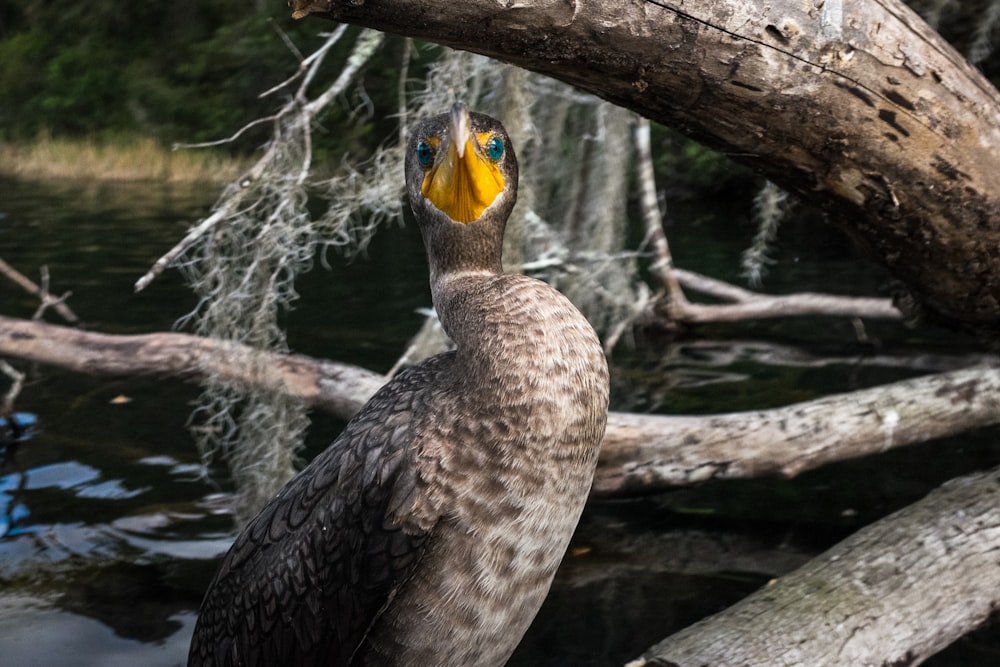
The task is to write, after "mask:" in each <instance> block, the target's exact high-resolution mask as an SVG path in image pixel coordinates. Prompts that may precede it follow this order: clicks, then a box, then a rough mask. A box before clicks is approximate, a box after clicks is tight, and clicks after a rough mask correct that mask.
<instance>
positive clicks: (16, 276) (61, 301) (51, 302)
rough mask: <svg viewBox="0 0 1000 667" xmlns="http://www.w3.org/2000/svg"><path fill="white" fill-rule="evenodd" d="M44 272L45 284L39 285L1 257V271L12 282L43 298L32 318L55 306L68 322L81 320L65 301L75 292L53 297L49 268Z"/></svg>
mask: <svg viewBox="0 0 1000 667" xmlns="http://www.w3.org/2000/svg"><path fill="white" fill-rule="evenodd" d="M42 272H43V273H42V283H43V286H41V287H39V286H38V285H36V284H35V283H34V282H33V281H32V280H31V279H30V278H28V277H27V276H25V275H24V274H23V273H21V272H20V271H18V270H17V269H15V268H14V267H13V266H11V265H10V264H8V263H7V262H5V261H3V260H2V259H0V273H2V274H3V275H5V276H7V278H9V279H10V280H11V281H12V282H14V283H15V284H16V285H19V286H20V287H21V288H23V289H24V290H25V291H26V292H27V293H28V294H31V295H33V296H36V297H38V298H39V299H40V300H41V302H42V303H41V305H40V306H39V309H38V310H37V311H36V312H35V315H34V317H33V318H32V319H38V318H39V317H41V315H42V313H43V312H44V311H45V309H46V308H48V307H50V306H51V307H53V308H55V310H56V312H57V313H59V315H60V316H61V317H62V318H63V319H64V320H66V321H67V322H69V323H70V324H78V323H79V322H80V318H79V317H77V316H76V313H74V312H73V311H72V310H71V309H70V307H69V306H67V305H66V303H65V301H66V299H68V298H69V297H70V296H72V294H73V293H72V292H66V293H64V294H63V295H62V296H60V297H58V298H56V297H53V296H52V295H51V294H49V289H48V281H49V278H48V276H49V273H48V268H46V267H43V268H42Z"/></svg>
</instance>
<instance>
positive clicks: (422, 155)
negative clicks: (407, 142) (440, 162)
mask: <svg viewBox="0 0 1000 667" xmlns="http://www.w3.org/2000/svg"><path fill="white" fill-rule="evenodd" d="M417 162H419V163H420V166H422V167H429V166H431V162H434V150H433V149H432V148H431V147H430V144H428V143H427V142H426V141H421V142H420V143H418V144H417Z"/></svg>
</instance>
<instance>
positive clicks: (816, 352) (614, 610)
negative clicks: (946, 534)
mask: <svg viewBox="0 0 1000 667" xmlns="http://www.w3.org/2000/svg"><path fill="white" fill-rule="evenodd" d="M0 191H2V192H3V196H2V197H0V206H2V207H3V211H2V214H3V217H0V257H3V258H4V259H5V260H6V261H8V262H9V263H11V264H12V265H14V266H16V267H17V268H19V269H20V270H21V271H22V272H24V273H26V274H28V275H31V276H36V275H37V274H38V271H39V268H40V267H41V266H43V265H47V266H48V267H49V271H50V274H51V277H52V289H53V291H54V292H62V291H65V290H72V291H73V294H74V295H73V297H72V299H71V300H70V305H71V306H72V307H73V309H74V310H75V311H76V312H77V314H78V315H79V316H80V317H81V318H83V320H84V321H85V322H86V326H87V327H88V328H92V329H95V330H100V331H106V332H110V333H133V332H147V331H163V330H169V329H170V328H171V327H172V326H173V325H174V323H175V322H176V321H177V320H178V318H180V317H181V316H182V315H183V314H185V313H186V312H188V311H189V310H190V308H191V307H192V306H193V297H192V296H191V294H190V293H189V292H188V291H187V290H186V289H185V288H184V286H183V285H182V283H181V281H180V279H179V278H178V277H177V275H176V274H175V273H172V272H168V273H167V274H165V275H164V276H162V277H161V278H160V279H159V280H158V281H157V282H156V283H154V284H153V286H152V287H150V288H149V289H148V290H147V291H146V292H143V293H142V294H140V295H135V294H134V293H133V291H132V284H133V283H134V281H135V279H136V278H137V277H138V276H140V275H142V274H143V273H144V272H145V270H146V269H147V268H148V266H149V265H150V263H152V262H153V261H154V260H155V259H156V258H157V257H158V256H159V255H160V254H162V253H163V252H164V251H166V250H167V249H169V248H170V247H171V246H172V245H173V244H174V243H175V242H176V240H177V239H178V238H179V237H180V236H181V235H182V234H183V232H184V230H185V226H186V224H187V223H189V222H191V221H193V220H194V219H196V218H197V217H198V216H199V215H201V214H203V213H204V212H205V210H206V209H207V207H208V206H209V205H210V204H211V202H212V199H213V198H214V192H210V191H204V190H181V189H177V188H174V189H169V188H162V187H158V186H152V185H149V184H142V185H92V186H88V187H87V189H85V190H76V189H73V188H72V187H60V188H51V187H49V186H38V185H34V184H30V183H17V182H10V181H0ZM676 215H677V212H676V211H675V216H676ZM698 217H699V219H700V220H701V221H702V225H703V227H705V226H712V225H715V226H716V227H717V232H718V233H716V234H708V235H707V236H706V235H705V234H704V233H703V232H704V229H702V230H700V233H699V235H698V236H695V235H693V234H691V233H690V231H689V230H685V229H681V228H679V227H678V226H677V225H675V229H673V230H672V234H673V236H672V238H671V241H672V243H673V245H674V246H676V251H675V252H676V254H677V255H678V262H679V263H681V264H684V265H685V266H686V267H687V268H691V269H693V270H703V271H706V272H711V271H712V270H713V267H712V266H702V265H699V264H698V262H699V261H710V262H712V263H715V264H719V265H724V266H726V267H727V268H728V269H733V267H737V266H738V261H737V257H738V253H739V250H740V248H739V247H733V248H730V247H728V245H722V244H717V243H716V241H717V240H718V239H728V241H727V243H728V244H733V241H732V240H731V239H732V237H733V235H732V234H731V233H730V232H731V229H730V228H729V227H730V221H729V219H727V218H723V217H721V216H719V217H713V216H712V215H711V214H708V213H706V214H703V215H699V216H698ZM818 233H821V234H824V235H825V234H830V233H832V232H830V231H829V230H822V231H821V232H818ZM698 244H700V246H701V247H699V246H698ZM733 245H735V244H733ZM819 245H822V246H823V247H824V248H827V249H829V247H831V246H836V244H831V243H820V244H819ZM838 247H839V246H838ZM845 252H846V251H845ZM824 253H825V254H824ZM369 255H370V257H371V258H372V260H371V261H369V260H367V259H365V258H360V259H357V260H355V261H353V262H351V263H342V262H338V261H332V268H331V269H329V270H326V269H322V268H318V269H317V270H315V271H313V272H312V273H311V274H309V275H307V276H306V277H305V278H304V279H303V280H302V281H301V282H300V285H299V291H300V293H301V295H302V300H301V302H300V303H301V306H300V307H299V308H298V309H296V310H295V311H293V312H291V313H289V314H288V315H287V323H288V326H289V340H290V342H291V344H292V346H293V348H294V349H295V351H297V352H302V353H305V354H312V355H316V356H322V357H328V358H333V359H338V360H342V361H347V362H351V363H355V364H358V365H361V366H365V367H368V368H371V369H373V370H377V371H385V370H387V369H388V368H390V367H391V366H392V364H393V362H394V361H395V359H396V357H397V355H398V354H399V353H400V352H401V351H402V350H403V349H404V344H405V342H406V341H407V339H408V338H409V336H410V335H412V334H413V333H414V332H415V331H416V329H417V328H418V327H419V326H420V323H421V317H420V316H419V315H418V314H417V312H416V311H417V310H418V309H419V308H420V307H423V306H426V305H428V304H429V302H430V298H429V294H428V290H427V286H426V283H427V281H426V267H425V262H424V258H423V251H422V248H421V245H420V242H419V239H418V238H417V234H416V231H415V230H413V229H403V230H399V229H393V230H387V231H385V232H383V233H380V234H378V235H377V236H376V239H375V242H374V243H373V245H372V246H371V248H370V249H369ZM705 258H710V259H708V260H706V259H705ZM334 259H335V258H334ZM806 260H808V261H806ZM795 266H796V269H797V270H798V269H801V271H800V272H799V273H792V274H789V273H784V274H778V273H776V274H775V275H774V276H772V281H771V283H770V286H771V287H773V288H774V289H775V291H779V292H781V291H791V290H792V289H796V288H813V289H818V288H822V287H823V282H824V281H825V280H826V277H827V276H828V275H830V272H831V271H833V270H834V268H833V267H835V270H836V271H837V274H838V282H839V284H841V285H843V286H844V289H845V290H850V289H853V287H852V286H854V285H860V286H863V287H865V288H870V287H872V286H876V285H879V284H881V283H882V282H883V281H884V276H883V275H881V274H879V273H878V272H877V269H875V268H873V267H871V266H870V265H864V264H859V263H858V262H857V261H856V259H854V258H845V257H844V256H843V254H838V255H833V256H830V255H829V253H826V251H824V252H823V253H820V252H817V253H816V256H813V257H805V258H804V259H803V261H802V262H799V263H797V264H796V265H795ZM385 267H392V270H391V271H386V269H385ZM714 268H718V267H714ZM716 275H721V276H722V277H726V274H725V272H721V273H716ZM782 281H784V282H782ZM858 289H859V290H860V289H861V287H858ZM317 304H319V305H318V306H317ZM0 305H2V307H0V313H2V314H4V315H11V316H19V317H29V316H30V315H31V314H32V313H33V312H34V310H35V307H36V304H35V303H34V300H33V299H32V298H30V297H28V296H26V295H24V294H23V293H21V292H19V291H18V290H17V289H15V288H12V287H11V286H10V285H9V284H6V283H3V282H0ZM867 333H868V334H869V336H868V338H866V339H865V340H858V339H857V338H856V336H855V328H854V327H853V326H852V325H851V324H850V323H849V322H839V321H837V322H830V321H822V322H820V321H816V320H813V321H811V322H809V321H799V322H796V323H793V324H788V323H780V322H768V323H764V324H759V325H750V326H746V327H717V328H715V329H713V330H712V335H713V338H712V340H709V341H683V342H671V341H666V340H657V339H649V340H641V341H640V342H639V344H638V346H637V347H636V348H635V349H633V350H621V351H619V352H618V353H616V355H615V358H614V359H613V382H614V387H613V388H614V398H613V400H614V402H615V407H616V408H617V409H631V410H640V411H642V410H645V411H665V412H677V413H687V414H694V413H707V412H717V411H729V410H734V409H741V408H742V409H749V408H758V407H771V406H774V405H781V404H785V403H788V402H790V401H795V400H806V399H809V398H814V397H816V396H819V395H822V394H824V393H829V392H831V391H846V390H849V389H853V388H858V387H862V386H871V385H874V384H878V383H880V382H886V381H889V380H892V379H899V378H902V377H908V376H910V375H913V374H917V373H921V372H927V371H929V370H946V369H950V368H953V367H957V366H961V365H966V364H968V363H971V361H972V360H977V358H976V357H975V356H973V355H975V351H974V350H972V349H971V348H964V349H963V348H962V346H963V345H964V344H965V343H964V342H963V341H960V340H957V339H955V338H953V337H950V338H940V339H927V340H924V339H918V338H916V335H917V334H914V333H913V332H909V331H908V330H905V329H903V328H902V327H899V326H896V325H871V324H870V325H869V328H868V332H867ZM920 335H921V336H925V335H926V332H921V333H920ZM26 370H29V371H30V373H29V378H28V381H27V382H26V386H25V389H24V391H23V394H22V396H21V398H20V399H19V401H18V406H17V407H18V409H19V410H21V411H23V413H24V414H26V415H32V416H35V415H37V420H36V421H34V422H33V423H32V428H31V429H30V430H29V429H22V431H21V432H20V433H19V434H18V435H17V436H16V437H15V436H12V435H11V431H10V429H9V425H8V428H7V429H6V430H3V429H2V428H0V433H6V436H5V437H6V438H7V440H6V442H5V446H4V448H3V449H2V450H0V452H2V456H0V463H2V467H0V663H2V664H11V665H22V664H32V663H35V664H44V665H50V666H53V667H58V666H60V665H66V666H69V665H73V666H77V665H81V664H90V665H112V666H114V665H177V664H181V663H182V662H183V660H184V658H185V655H186V650H187V642H188V639H189V636H190V632H191V630H192V628H193V621H194V613H195V610H196V609H197V606H198V604H199V602H200V599H201V596H202V594H203V592H204V590H205V587H206V585H207V583H208V581H209V579H210V578H211V576H212V574H213V573H214V570H215V567H216V566H217V563H218V559H219V557H220V555H221V554H222V553H223V552H224V551H225V549H226V548H227V547H228V545H229V543H230V541H231V540H232V538H233V529H232V523H231V515H230V513H229V498H230V496H229V495H228V494H227V491H228V490H229V489H228V486H227V480H226V479H225V477H224V476H223V475H221V474H219V473H220V471H214V472H215V473H216V474H215V475H214V476H213V477H212V478H211V479H206V478H205V477H204V476H202V475H201V474H200V473H201V467H200V460H199V458H198V455H197V452H196V451H195V450H194V446H193V444H192V440H191V438H190V436H189V434H188V433H187V431H186V429H185V422H186V420H187V416H188V413H189V411H190V401H191V399H192V398H193V397H194V396H195V395H196V394H197V391H198V390H197V388H193V387H187V386H184V385H182V384H181V383H179V382H171V381H154V380H144V379H122V380H109V379H96V378H89V377H85V376H80V375H76V374H70V373H65V372H62V371H60V370H58V369H52V368H43V367H39V368H26ZM0 389H2V386H0ZM119 396H127V397H128V398H129V399H130V400H129V401H128V402H122V401H120V400H116V398H117V397H119ZM0 426H2V425H0ZM338 428H339V424H338V423H337V422H336V421H335V420H332V419H329V418H326V417H322V416H317V417H316V418H315V419H314V424H313V430H312V431H311V433H310V435H309V439H310V445H309V449H308V453H309V454H310V455H311V454H314V453H315V452H316V451H317V450H318V449H319V448H321V447H323V446H325V444H326V443H328V442H329V441H330V440H331V439H332V438H333V437H334V436H335V434H336V432H337V429H338ZM992 436H995V430H994V432H993V433H992V434H972V435H969V436H965V437H963V438H962V439H961V440H960V441H959V444H960V447H961V450H962V451H961V454H960V455H959V454H956V453H954V452H952V451H951V450H948V451H949V454H948V455H947V456H943V455H942V453H941V452H942V451H943V450H944V449H945V448H948V447H951V448H952V449H955V448H956V442H954V441H953V442H951V443H928V444H927V445H923V446H921V447H917V448H911V449H909V450H907V451H905V452H893V453H890V454H889V455H887V456H886V457H881V458H879V459H878V461H874V462H873V461H862V462H852V463H849V464H843V465H840V466H830V467H828V468H825V469H823V470H820V471H814V472H812V473H809V474H807V475H803V476H802V477H800V478H798V479H796V480H790V481H782V482H778V481H774V480H753V481H750V482H745V483H730V484H714V485H707V486H706V487H702V488H698V489H687V490H684V491H683V492H677V493H673V494H668V495H665V496H661V497H657V498H647V499H641V500H634V501H618V502H608V503H598V504H594V505H592V506H591V507H589V508H588V510H587V512H586V513H585V515H584V520H583V523H582V524H581V528H580V530H579V531H578V534H577V536H576V538H575V539H574V544H573V550H572V551H571V555H570V556H569V557H568V558H567V560H566V563H565V565H564V567H563V568H562V569H561V570H560V572H559V574H558V576H557V579H556V582H555V585H554V587H553V591H552V595H551V596H550V598H549V599H548V601H547V602H546V605H545V607H544V608H543V610H542V613H541V614H540V615H539V618H538V620H537V621H536V623H535V625H534V626H533V627H532V629H531V630H530V632H529V635H528V636H527V637H526V639H525V642H524V644H523V646H522V647H521V648H520V649H519V650H518V652H517V654H516V655H515V657H514V658H513V659H512V661H511V663H510V664H511V666H512V667H519V666H528V665H532V666H537V665H542V666H555V665H594V666H598V665H602V666H603V665H617V664H621V663H622V662H623V661H624V660H626V659H628V658H631V657H634V656H635V655H637V654H638V653H639V652H641V651H642V650H643V649H645V648H646V647H647V646H648V645H650V644H651V643H653V642H654V641H656V640H658V639H660V638H662V637H663V636H664V635H666V634H668V633H670V632H672V631H674V630H677V629H680V628H681V627H684V626H685V625H687V624H689V623H691V622H693V621H695V620H697V619H698V618H701V617H702V616H704V615H706V614H710V613H713V612H715V611H718V610H720V609H722V608H724V607H725V606H727V605H729V604H731V603H732V602H734V601H736V600H738V599H739V598H740V597H742V596H744V595H745V594H747V593H748V592H750V591H752V590H754V589H756V588H757V587H759V586H760V585H762V584H763V583H764V582H766V581H767V580H768V579H770V578H771V577H774V576H779V575H780V574H782V573H784V572H787V571H789V570H790V569H793V568H794V567H796V566H797V565H798V564H800V563H801V562H803V561H804V560H805V559H808V558H809V557H811V556H812V555H814V554H815V553H817V552H819V551H821V550H823V549H824V548H826V547H827V546H829V545H830V544H832V543H834V542H835V541H837V540H838V539H840V538H842V537H843V536H844V535H845V534H847V533H849V532H850V531H852V530H854V529H856V528H857V527H858V526H859V525H862V524H863V523H864V522H867V521H870V520H873V519H875V518H878V517H879V516H882V515H884V514H885V513H887V512H888V511H891V510H892V509H894V508H895V507H897V506H899V505H900V504H903V503H906V502H909V501H910V500H911V499H912V498H914V497H919V496H920V495H922V494H923V493H925V492H926V491H927V490H928V489H929V488H932V487H933V486H935V485H936V484H938V483H940V482H941V481H943V480H944V479H946V478H947V477H949V476H952V475H955V474H960V473H961V472H962V471H963V470H968V469H974V468H976V467H980V466H982V465H989V464H991V463H992V462H995V460H996V449H995V446H994V445H993V439H994V438H993V437H992ZM15 440H16V441H17V442H16V443H15V442H14V441H15ZM928 460H933V461H935V462H936V464H935V465H934V466H929V465H927V463H926V462H927V461H928ZM847 510H850V511H847ZM949 655H952V656H956V655H957V656H958V657H949ZM981 655H982V652H977V649H976V648H975V645H972V647H971V648H970V645H969V644H968V642H966V645H964V646H958V647H956V648H955V649H952V650H951V652H950V654H949V652H946V654H943V655H942V656H938V657H937V658H935V659H934V660H932V661H931V662H928V663H926V664H931V665H938V667H941V666H942V665H947V664H969V665H974V664H981V665H986V664H994V663H993V662H991V661H983V660H981ZM950 660H961V661H964V662H961V663H960V662H949V661H950Z"/></svg>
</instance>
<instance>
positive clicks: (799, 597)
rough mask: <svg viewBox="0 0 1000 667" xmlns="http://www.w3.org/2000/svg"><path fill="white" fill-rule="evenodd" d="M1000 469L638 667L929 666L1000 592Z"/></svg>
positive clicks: (957, 485) (882, 526)
mask: <svg viewBox="0 0 1000 667" xmlns="http://www.w3.org/2000/svg"><path fill="white" fill-rule="evenodd" d="M998 553H1000V469H995V470H992V471H990V472H987V473H979V474H975V475H970V476H967V477H963V478H959V479H955V480H951V481H949V482H948V483H946V484H945V485H944V486H942V487H941V488H939V489H938V490H936V491H934V492H933V493H931V494H930V495H929V496H927V497H926V498H925V499H923V500H921V501H920V502H917V503H914V504H913V505H910V506H909V507H907V508H905V509H903V510H900V511H899V512H897V513H895V514H893V515H891V516H889V517H886V518H884V519H882V520H881V521H878V522H876V523H874V524H872V525H869V526H867V527H865V528H863V529H861V530H860V531H858V532H857V533H855V534H854V535H852V536H851V537H849V538H847V539H846V540H844V541H843V542H841V543H839V544H837V545H836V546H834V547H833V548H832V549H830V550H829V551H827V552H826V553H824V554H821V555H820V556H817V557H816V558H814V559H813V560H811V561H809V563H807V564H806V565H804V566H803V567H801V568H799V569H798V570H795V571H794V572H792V573H790V574H788V575H787V576H784V577H781V578H780V579H778V580H776V581H774V582H772V583H771V584H769V585H767V586H766V587H764V588H762V589H761V590H759V591H757V592H756V593H754V594H753V595H750V596H749V597H747V598H744V599H743V600H741V601H740V602H738V603H737V604H735V605H733V606H732V607H730V608H728V609H726V610H725V611H723V612H721V613H719V614H716V615H715V616H712V617H709V618H707V619H704V620H702V621H700V622H699V623H696V624H694V625H692V626H690V627H688V628H685V629H684V630H682V631H680V632H678V633H677V634H675V635H672V636H671V637H668V638H667V639H665V640H664V641H662V642H660V643H659V644H657V645H656V646H654V647H652V648H651V649H650V650H649V651H647V652H646V654H645V655H644V656H643V657H642V658H641V659H639V660H636V661H634V662H632V663H630V665H634V666H636V667H638V666H639V665H649V666H653V665H656V666H660V667H666V666H670V667H701V666H702V665H725V666H726V667H751V666H757V665H768V666H769V667H791V666H793V665H794V666H809V667H813V666H816V665H823V666H824V667H840V666H843V667H867V666H869V665H872V666H874V665H917V664H920V663H921V662H923V661H924V659H926V658H927V657H929V656H931V655H933V654H934V653H936V652H937V651H940V650H941V649H942V648H944V647H945V646H947V645H948V644H950V643H951V642H953V641H954V640H955V639H957V638H958V637H960V636H962V635H963V634H965V633H966V632H968V631H970V630H972V629H973V628H975V627H976V626H978V625H980V624H982V623H983V622H984V621H986V620H987V618H988V617H989V616H990V614H991V613H992V612H993V611H994V610H995V608H996V604H997V596H998V591H1000V564H998V562H997V554H998Z"/></svg>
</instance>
